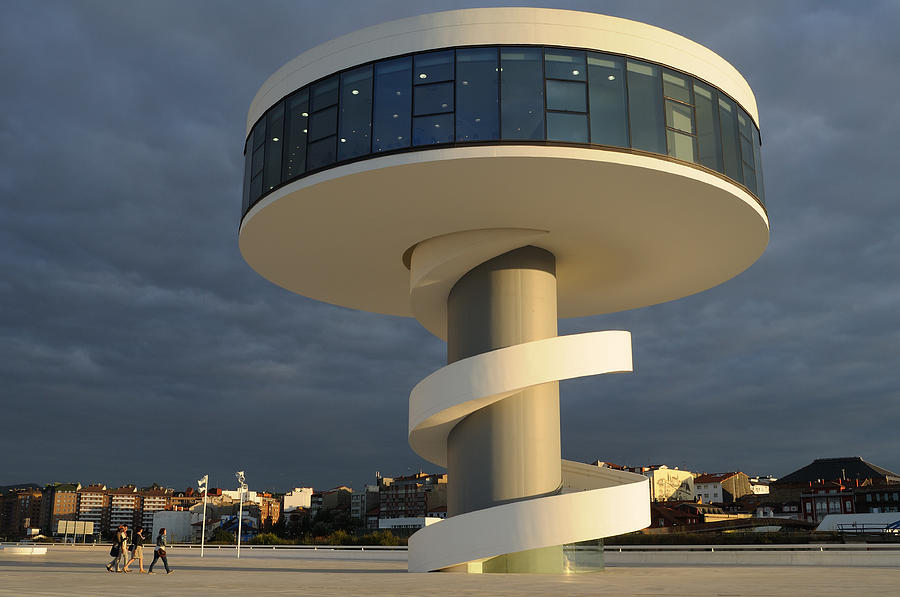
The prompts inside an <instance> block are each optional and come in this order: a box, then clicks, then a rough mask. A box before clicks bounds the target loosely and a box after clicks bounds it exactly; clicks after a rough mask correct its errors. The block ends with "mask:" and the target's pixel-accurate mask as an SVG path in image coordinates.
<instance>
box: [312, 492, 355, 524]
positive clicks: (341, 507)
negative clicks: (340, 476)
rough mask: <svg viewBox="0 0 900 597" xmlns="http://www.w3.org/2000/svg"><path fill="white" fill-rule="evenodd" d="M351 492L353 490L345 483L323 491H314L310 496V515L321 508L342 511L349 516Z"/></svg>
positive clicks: (317, 512) (316, 513)
mask: <svg viewBox="0 0 900 597" xmlns="http://www.w3.org/2000/svg"><path fill="white" fill-rule="evenodd" d="M352 494H353V490H352V489H351V488H349V487H347V486H346V485H341V486H339V487H334V488H332V489H328V490H325V491H314V492H313V493H312V495H311V496H310V505H309V513H310V516H312V517H316V516H317V515H318V514H319V512H320V511H322V510H332V511H344V512H346V513H347V515H348V516H349V515H350V501H351V499H350V496H351V495H352Z"/></svg>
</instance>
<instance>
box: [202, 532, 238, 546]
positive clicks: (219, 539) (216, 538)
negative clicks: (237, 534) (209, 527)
mask: <svg viewBox="0 0 900 597" xmlns="http://www.w3.org/2000/svg"><path fill="white" fill-rule="evenodd" d="M209 542H210V543H223V544H226V545H234V544H235V543H237V541H236V540H235V538H234V534H233V533H229V532H228V531H226V530H225V529H216V530H215V531H213V534H212V539H210V541H209Z"/></svg>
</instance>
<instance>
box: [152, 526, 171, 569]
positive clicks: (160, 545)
mask: <svg viewBox="0 0 900 597" xmlns="http://www.w3.org/2000/svg"><path fill="white" fill-rule="evenodd" d="M167 545H168V543H166V528H165V527H163V528H161V529H159V535H157V536H156V549H154V550H153V561H152V562H150V570H148V571H147V574H153V566H154V565H156V560H162V561H163V566H165V567H166V574H172V572H173V571H172V570H169V560H168V559H166V546H167Z"/></svg>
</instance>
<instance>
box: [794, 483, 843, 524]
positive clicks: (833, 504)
mask: <svg viewBox="0 0 900 597" xmlns="http://www.w3.org/2000/svg"><path fill="white" fill-rule="evenodd" d="M854 485H855V483H854V484H852V485H851V484H850V483H847V482H841V481H822V482H821V483H813V484H811V486H810V487H809V488H808V489H806V490H804V491H803V493H801V494H800V506H801V508H800V509H801V511H802V513H803V520H806V521H808V522H821V521H822V520H823V519H824V518H825V517H826V516H828V515H829V514H853V513H854V512H855V511H856V509H855V506H854V490H855V487H854Z"/></svg>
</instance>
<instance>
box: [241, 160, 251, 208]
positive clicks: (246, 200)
mask: <svg viewBox="0 0 900 597" xmlns="http://www.w3.org/2000/svg"><path fill="white" fill-rule="evenodd" d="M251 152H252V150H251V149H250V148H249V147H248V148H247V150H246V151H245V152H244V190H243V193H241V213H242V214H243V213H244V212H246V211H247V208H248V207H250V156H251Z"/></svg>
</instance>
